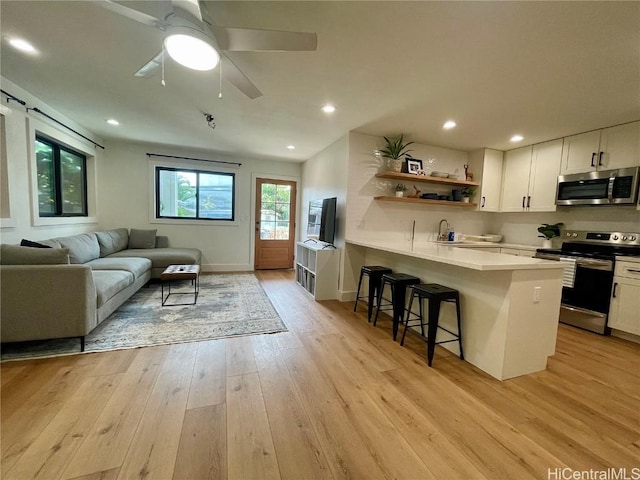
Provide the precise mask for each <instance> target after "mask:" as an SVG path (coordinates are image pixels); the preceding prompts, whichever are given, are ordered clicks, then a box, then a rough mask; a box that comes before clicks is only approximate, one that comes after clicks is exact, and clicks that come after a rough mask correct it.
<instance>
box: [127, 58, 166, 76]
mask: <svg viewBox="0 0 640 480" xmlns="http://www.w3.org/2000/svg"><path fill="white" fill-rule="evenodd" d="M161 65H162V52H160V53H158V54H157V55H156V56H155V57H153V58H152V59H151V60H149V61H148V62H147V63H146V64H145V65H144V66H143V67H142V68H141V69H140V70H138V71H137V72H136V73H135V74H134V75H135V76H136V77H142V78H149V77H151V76H153V75H155V74H156V73H157V72H158V70H159V69H160V66H161Z"/></svg>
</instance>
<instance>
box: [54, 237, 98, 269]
mask: <svg viewBox="0 0 640 480" xmlns="http://www.w3.org/2000/svg"><path fill="white" fill-rule="evenodd" d="M56 240H57V241H58V242H59V243H60V245H61V246H62V247H64V248H68V249H69V260H70V261H71V263H87V262H89V261H91V260H95V259H96V258H99V257H100V245H99V244H98V238H97V237H96V234H95V233H81V234H79V235H72V236H70V237H60V238H56Z"/></svg>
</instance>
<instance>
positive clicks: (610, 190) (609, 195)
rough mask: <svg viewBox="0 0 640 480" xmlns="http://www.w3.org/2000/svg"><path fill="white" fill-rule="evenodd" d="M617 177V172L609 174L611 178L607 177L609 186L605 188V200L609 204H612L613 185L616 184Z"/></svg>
mask: <svg viewBox="0 0 640 480" xmlns="http://www.w3.org/2000/svg"><path fill="white" fill-rule="evenodd" d="M617 176H618V171H617V170H616V171H615V172H611V176H610V177H609V185H608V186H607V199H608V200H609V203H613V184H614V183H616V177H617Z"/></svg>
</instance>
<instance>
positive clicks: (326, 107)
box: [322, 105, 336, 113]
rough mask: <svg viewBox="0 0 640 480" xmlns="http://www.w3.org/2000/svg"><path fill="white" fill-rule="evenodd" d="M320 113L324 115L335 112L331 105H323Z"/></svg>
mask: <svg viewBox="0 0 640 480" xmlns="http://www.w3.org/2000/svg"><path fill="white" fill-rule="evenodd" d="M322 111H323V112H324V113H333V112H335V111H336V107H334V106H333V105H324V106H323V107H322Z"/></svg>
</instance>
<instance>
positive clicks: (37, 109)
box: [0, 89, 104, 150]
mask: <svg viewBox="0 0 640 480" xmlns="http://www.w3.org/2000/svg"><path fill="white" fill-rule="evenodd" d="M0 92H2V94H3V95H6V97H7V101H8V100H13V101H15V102H18V103H19V104H20V105H22V106H24V107H26V110H27V113H29V110H31V111H34V112H36V113H39V114H40V115H43V116H45V117H47V118H48V119H49V120H51V121H53V122H56V123H57V124H58V125H61V126H63V127H64V128H66V129H67V130H71V131H72V132H73V133H75V134H76V135H78V136H79V137H82V138H84V139H85V140H87V141H88V142H91V143H93V144H94V145H95V146H96V147H100V148H101V149H103V150H104V147H103V146H102V145H100V144H99V143H96V142H94V141H93V140H91V139H90V138H89V137H86V136H84V135H83V134H81V133H80V132H78V131H77V130H74V129H73V128H71V127H70V126H68V125H65V124H64V123H62V122H61V121H60V120H56V119H55V118H53V117H52V116H51V115H48V114H46V113H44V112H43V111H42V110H40V109H39V108H37V107H34V108H31V107H28V106H27V102H25V101H24V100H21V99H19V98H18V97H16V96H15V95H11V94H10V93H9V92H7V91H5V90H1V89H0Z"/></svg>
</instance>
